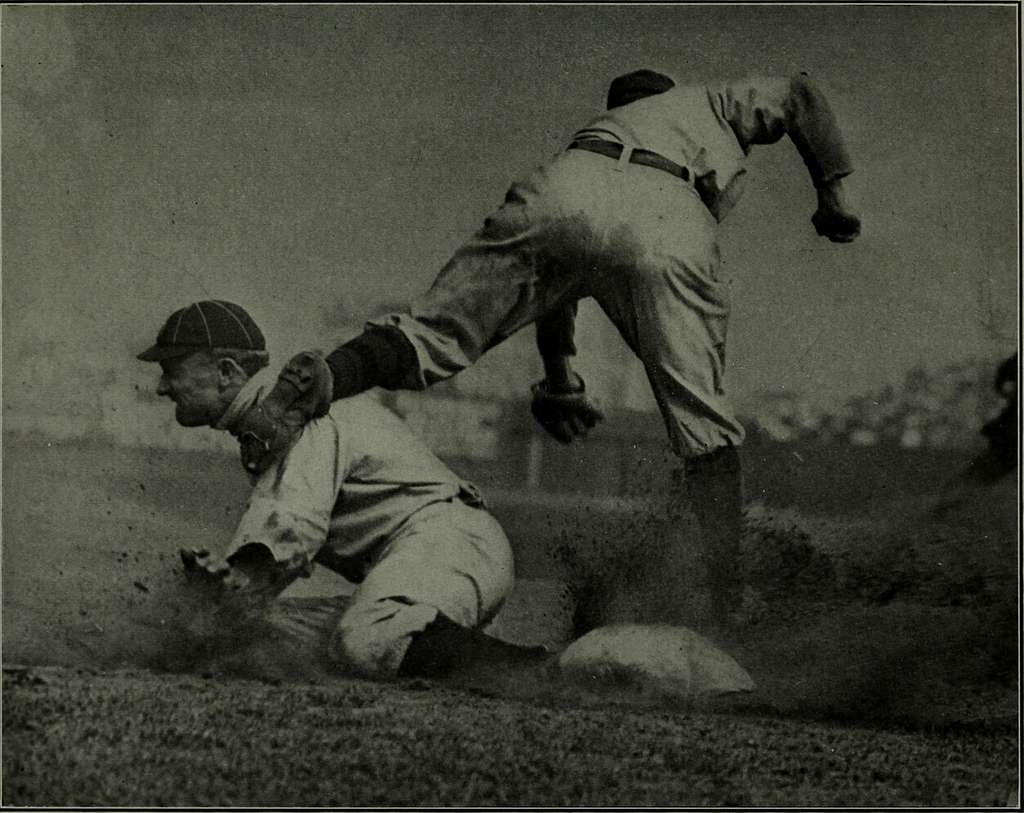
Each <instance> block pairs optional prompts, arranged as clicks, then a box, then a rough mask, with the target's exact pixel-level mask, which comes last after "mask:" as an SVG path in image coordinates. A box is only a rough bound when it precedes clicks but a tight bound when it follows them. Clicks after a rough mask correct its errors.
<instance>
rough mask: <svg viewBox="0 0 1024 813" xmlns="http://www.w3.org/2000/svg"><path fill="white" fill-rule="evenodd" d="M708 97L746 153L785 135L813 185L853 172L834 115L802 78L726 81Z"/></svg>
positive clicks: (813, 86) (818, 92) (814, 87)
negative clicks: (804, 166) (795, 149)
mask: <svg viewBox="0 0 1024 813" xmlns="http://www.w3.org/2000/svg"><path fill="white" fill-rule="evenodd" d="M712 99H713V101H714V103H715V104H716V105H717V107H718V114H719V115H720V116H721V117H722V118H723V119H724V120H725V121H727V122H728V123H729V126H730V127H731V128H732V131H733V133H734V134H735V136H736V140H737V141H738V142H739V144H740V146H741V147H742V148H743V150H744V151H745V152H749V150H750V148H751V147H752V146H753V145H755V144H773V143H775V142H776V141H778V140H779V139H781V138H782V136H784V135H789V137H790V140H791V141H792V142H793V144H794V145H795V146H796V148H797V152H799V153H800V157H801V158H802V159H803V162H804V164H805V165H806V167H807V171H808V172H809V173H810V176H811V180H812V181H813V182H814V185H815V186H821V185H822V184H825V183H828V182H829V181H833V180H836V179H839V178H842V177H844V176H846V175H849V174H850V173H851V172H852V171H853V165H852V162H851V160H850V156H849V155H848V153H847V150H846V146H845V144H844V143H843V137H842V133H841V132H840V129H839V123H838V122H837V120H836V117H835V114H834V112H833V111H832V108H831V106H830V105H829V103H828V100H827V99H826V98H825V94H824V93H823V92H822V90H821V88H819V87H818V85H817V84H815V83H814V82H813V81H812V80H811V79H810V77H809V76H807V74H804V73H800V74H797V75H796V76H792V77H788V78H781V77H766V78H759V79H750V80H745V81H742V82H734V83H730V84H728V85H725V86H724V87H722V88H720V89H718V90H717V91H712Z"/></svg>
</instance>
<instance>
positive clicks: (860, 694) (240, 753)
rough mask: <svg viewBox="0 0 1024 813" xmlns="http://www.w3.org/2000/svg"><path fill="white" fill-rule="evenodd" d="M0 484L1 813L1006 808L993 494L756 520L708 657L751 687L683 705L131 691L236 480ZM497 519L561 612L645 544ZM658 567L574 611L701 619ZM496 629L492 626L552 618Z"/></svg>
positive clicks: (1013, 685) (633, 524)
mask: <svg viewBox="0 0 1024 813" xmlns="http://www.w3.org/2000/svg"><path fill="white" fill-rule="evenodd" d="M3 465H4V472H3V474H4V513H3V644H4V651H3V660H4V686H3V701H4V708H3V710H4V716H3V727H4V728H3V734H4V745H5V746H7V747H6V748H5V749H4V763H3V776H4V785H3V802H4V804H11V805H116V806H145V805H183V806H197V805H251V806H252V805H332V806H346V805H352V806H359V805H399V806H401V805H423V806H431V805H434V806H437V805H445V806H458V805H480V806H483V805H513V806H529V805H537V806H598V805H601V806H603V805H627V806H704V805H712V806H722V805H741V806H748V805H749V806H757V805H785V806H890V805H914V806H993V805H995V806H1001V805H1006V804H1007V803H1009V802H1013V801H1015V800H1016V795H1015V794H1016V791H1017V783H1018V776H1017V768H1018V753H1019V752H1018V727H1017V720H1018V707H1017V677H1018V659H1017V641H1018V635H1017V584H1018V576H1017V542H1016V540H1017V537H1016V533H1017V525H1016V513H1015V504H1016V502H1015V501H1016V483H1010V482H1007V483H1003V484H1001V485H1000V486H998V487H996V488H994V489H988V490H986V491H984V492H978V493H973V494H970V495H968V496H967V498H966V499H964V500H962V501H961V503H960V505H959V506H958V507H957V508H956V509H955V510H954V511H952V512H951V513H947V514H946V515H944V516H942V517H939V516H936V515H934V514H933V513H932V512H931V511H930V507H931V505H932V503H933V500H930V499H927V498H926V497H924V496H922V495H919V494H916V495H915V494H912V495H907V494H902V495H901V494H894V493H890V494H888V497H889V499H888V500H886V501H884V502H883V501H882V500H880V499H875V500H873V501H871V502H869V503H865V504H863V505H862V510H859V511H857V510H851V511H849V512H846V513H844V515H843V516H838V515H834V514H831V515H825V514H823V513H821V512H820V511H818V512H815V511H814V510H808V508H807V507H806V506H801V505H795V506H793V505H790V506H780V505H772V504H770V503H767V504H766V503H764V502H757V503H754V504H753V505H751V508H750V510H749V512H748V531H747V535H746V538H745V542H744V553H745V556H744V570H745V576H746V579H747V582H748V585H750V586H749V587H748V595H747V597H746V602H745V607H744V618H743V623H742V625H740V626H739V627H737V628H735V629H733V630H732V631H731V633H730V634H729V635H724V634H721V633H719V634H718V635H717V637H716V640H717V641H718V642H719V643H721V644H723V645H724V646H725V647H726V648H727V650H728V651H730V652H731V653H732V654H733V655H735V656H736V657H737V659H738V660H739V661H740V662H741V663H742V664H743V665H744V666H745V667H747V668H748V670H749V671H750V672H751V674H752V675H753V677H754V679H755V680H756V682H757V684H758V689H757V691H756V692H755V693H754V694H752V695H750V696H747V697H745V698H744V699H742V700H741V701H733V702H731V703H730V704H723V703H720V704H718V705H716V706H713V707H701V708H697V707H690V708H680V707H679V704H678V702H675V703H669V702H667V701H666V700H665V698H659V697H656V696H652V695H650V694H649V693H645V691H644V688H643V687H642V686H630V685H622V686H618V687H610V688H608V687H606V688H605V689H604V690H601V691H598V690H596V689H595V688H593V687H580V686H570V685H567V684H559V683H558V682H551V683H540V682H539V683H537V684H536V685H514V686H508V685H505V686H501V685H493V686H475V687H468V688H465V687H464V688H462V689H456V688H453V687H443V686H437V685H431V684H428V683H423V682H411V683H400V684H395V685H381V684H373V683H367V682H365V681H359V680H354V679H353V680H349V679H344V678H340V677H336V676H329V675H325V674H320V673H316V674H313V673H310V674H299V673H295V672H294V671H293V672H289V670H287V669H285V670H281V669H278V668H276V667H277V666H279V665H280V664H276V665H275V664H268V663H263V664H261V665H260V667H259V668H257V669H256V670H255V672H254V673H253V674H250V675H248V676H242V677H240V676H234V677H228V676H226V675H223V674H217V673H211V672H207V673H205V674H206V676H205V677H204V674H203V673H198V674H195V673H191V674H190V673H185V674H183V673H174V672H166V671H155V670H154V669H152V668H150V669H143V668H141V666H142V665H143V664H145V663H150V661H149V660H148V658H149V657H150V656H151V655H152V651H153V648H154V647H158V646H159V641H160V638H159V636H155V635H152V634H151V633H152V632H153V626H152V625H151V624H150V625H149V626H146V625H145V624H142V623H141V622H142V621H148V622H152V621H153V619H154V618H158V617H159V616H160V612H162V610H163V609H164V608H163V607H162V605H161V602H164V601H166V599H167V596H168V595H172V594H173V589H174V585H175V584H176V582H177V580H178V579H179V576H178V574H177V561H176V553H175V552H176V550H177V548H178V547H181V546H185V545H188V546H193V545H197V544H201V545H212V546H216V544H217V543H218V540H219V539H223V538H224V535H225V534H227V533H229V532H230V530H231V529H232V527H233V525H234V522H235V521H236V520H237V517H238V516H239V513H240V511H241V508H242V505H243V503H244V498H245V492H246V486H245V481H244V478H242V477H241V476H235V475H236V473H235V472H234V471H233V470H232V468H231V467H232V465H233V461H230V460H225V459H224V458H223V457H221V456H218V455H215V454H209V455H207V454H200V453H180V452H166V451H151V452H142V451H137V450H128V449H118V448H110V447H107V446H105V445H103V444H102V443H96V444H82V443H78V444H73V443H64V444H56V443H53V442H47V441H45V440H39V439H37V440H34V441H33V440H28V439H24V438H14V437H5V442H4V461H3ZM754 470H755V471H757V466H755V467H754ZM842 476H844V477H846V476H857V475H856V473H853V474H850V473H849V472H845V473H843V475H842ZM923 476H928V475H927V473H925V474H924V475H923ZM932 476H937V475H936V473H935V472H932ZM769 485H771V484H770V483H769ZM820 485H822V487H823V488H827V487H828V484H827V483H820ZM753 487H754V488H753V492H754V493H755V494H758V493H760V494H764V493H767V492H768V490H769V489H768V488H767V487H766V488H764V489H759V487H758V484H757V483H756V482H755V483H753ZM517 505H519V504H518V503H515V504H514V503H511V502H506V503H501V502H500V500H499V501H497V505H496V511H498V513H499V515H500V516H501V518H502V520H503V522H504V524H505V525H506V527H507V528H508V530H509V533H510V536H511V537H512V539H513V542H514V543H515V544H518V545H520V546H522V545H526V544H534V545H537V544H540V545H546V546H548V548H550V550H551V551H557V552H558V555H557V556H553V557H552V558H551V560H550V561H551V562H552V563H553V564H552V567H553V568H554V570H557V567H560V568H561V570H560V571H558V575H559V576H560V577H564V580H565V582H566V584H569V585H570V586H571V588H572V590H573V591H574V595H575V596H576V598H577V599H579V600H588V599H587V596H588V595H589V596H590V598H589V600H590V601H592V602H593V601H594V600H595V599H594V598H593V596H594V595H595V593H596V591H595V590H594V589H593V584H592V583H593V581H594V579H595V578H596V575H597V574H607V573H610V572H618V573H623V572H625V571H627V570H629V563H630V562H631V561H636V557H635V556H634V557H633V558H632V559H631V558H630V553H629V549H628V545H626V547H625V548H624V547H623V545H624V544H626V543H629V544H636V539H637V537H638V535H643V534H644V533H646V532H648V531H650V530H651V527H652V526H651V525H650V522H649V521H647V520H644V521H639V520H638V519H637V518H636V517H635V516H621V517H619V518H618V519H615V520H614V521H613V520H611V519H610V518H609V515H605V516H601V517H599V518H597V519H596V520H595V519H594V518H593V517H592V516H591V512H590V511H589V510H576V509H571V508H568V507H567V508H566V510H565V512H564V514H562V515H558V516H555V515H554V514H550V515H549V516H547V518H546V526H545V527H547V528H548V531H547V532H546V533H547V535H546V536H545V535H544V531H543V528H541V530H540V531H538V524H537V522H536V521H535V517H532V518H531V517H526V516H525V515H523V514H519V513H517V512H518V511H520V510H521V508H517ZM588 517H590V519H588ZM587 522H590V523H591V524H590V525H589V526H588V525H587ZM655 537H656V534H655V535H654V537H652V538H651V540H648V539H646V537H645V538H644V541H645V543H647V544H652V545H654V544H656V540H655ZM595 540H596V541H595ZM615 541H618V544H612V542H615ZM662 553H664V556H662V557H660V558H659V557H658V556H647V557H644V561H646V562H648V566H646V567H642V568H641V567H636V566H634V567H632V570H631V572H633V578H632V579H629V578H623V579H620V580H619V582H618V587H617V588H616V590H612V591H611V592H607V593H603V594H602V595H604V596H605V599H604V603H603V604H602V606H600V607H596V608H595V607H591V608H589V611H590V615H591V616H592V617H593V616H594V615H595V614H598V615H600V614H601V613H603V614H604V616H605V618H607V619H615V618H617V617H618V618H623V619H625V618H630V619H632V620H670V621H676V622H679V623H695V624H697V623H698V622H699V621H700V602H699V601H698V600H693V601H690V600H689V598H690V596H689V594H687V595H686V596H680V593H679V588H678V584H679V583H680V582H679V580H678V579H679V575H680V574H679V568H680V567H683V566H685V565H686V563H687V558H686V557H687V553H688V552H687V551H686V550H683V551H678V550H676V551H668V552H665V551H663V552H662ZM524 558H525V559H526V560H527V561H534V562H541V561H542V560H543V559H544V557H543V556H541V555H540V554H539V553H538V551H537V550H533V549H531V550H530V551H527V552H526V555H525V556H524ZM556 565H557V567H555V566H556ZM673 569H675V570H673ZM554 570H552V572H554ZM536 575H537V574H536V573H528V574H527V576H528V577H533V576H536ZM686 578H687V577H685V574H684V578H683V579H682V581H683V583H685V582H686ZM693 580H694V582H696V580H697V579H696V576H693ZM587 584H590V587H589V590H590V593H589V594H588V592H587V590H588V588H587V586H586V585H587ZM672 585H676V586H675V587H672ZM605 586H607V585H605ZM698 593H699V591H694V592H693V595H694V596H697V594H698ZM529 598H530V597H529V596H528V595H527V596H525V597H523V596H521V597H520V599H521V600H520V601H519V604H518V606H520V607H523V608H528V607H530V605H531V602H530V601H529ZM550 606H552V607H553V606H555V605H554V604H551V605H550ZM519 620H520V621H522V622H523V623H521V624H520V625H519V626H518V627H516V625H515V624H512V625H510V626H509V627H508V629H519V631H520V632H523V634H529V633H530V624H531V623H532V624H533V625H534V626H535V627H536V625H537V624H542V623H543V624H547V623H548V621H550V619H545V618H543V617H541V616H538V617H537V618H532V619H531V618H525V620H524V619H523V618H521V619H519ZM563 621H565V619H563ZM569 626H571V624H570V625H568V626H567V627H566V628H568V627H569ZM534 631H536V630H534Z"/></svg>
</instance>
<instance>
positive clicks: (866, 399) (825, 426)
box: [747, 360, 1005, 449]
mask: <svg viewBox="0 0 1024 813" xmlns="http://www.w3.org/2000/svg"><path fill="white" fill-rule="evenodd" d="M996 369H997V364H996V363H993V362H992V361H990V360H989V361H971V362H960V363H957V364H948V365H945V366H942V367H938V368H936V369H926V368H925V367H917V368H914V369H912V370H910V371H908V372H907V373H906V375H905V377H904V379H903V381H902V382H900V383H899V384H896V385H891V384H890V385H887V386H885V387H883V388H881V389H879V390H878V391H877V392H873V393H868V394H865V395H860V396H856V397H853V398H848V399H846V400H844V401H842V402H839V403H832V404H829V403H824V402H820V401H817V402H816V401H815V400H814V399H813V397H812V396H808V395H806V394H800V395H796V394H788V393H785V392H782V393H771V394H766V395H765V396H764V397H763V398H762V399H761V400H760V401H759V402H758V403H757V404H755V405H754V409H753V414H750V415H748V416H747V419H748V422H749V423H750V425H751V429H753V430H755V431H759V432H761V433H763V434H764V435H766V436H767V437H768V438H770V439H772V440H775V441H781V442H785V441H793V440H804V441H807V440H813V441H818V442H821V443H835V444H849V445H852V446H875V445H880V444H893V445H897V446H900V447H903V448H906V449H969V448H973V447H976V446H978V445H979V443H983V442H984V441H983V440H982V439H981V438H980V435H979V432H980V430H981V427H982V426H983V425H985V424H986V423H987V422H988V421H990V420H991V419H992V418H993V417H995V416H996V415H997V414H998V413H999V412H1000V411H1001V410H1002V409H1003V407H1004V402H1005V400H1004V396H1003V395H1002V394H1001V393H1000V392H998V391H997V390H996V386H995V377H996Z"/></svg>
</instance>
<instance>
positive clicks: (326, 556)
mask: <svg viewBox="0 0 1024 813" xmlns="http://www.w3.org/2000/svg"><path fill="white" fill-rule="evenodd" d="M138 358H139V359H141V360H143V361H149V362H158V363H159V364H160V367H161V371H162V374H161V376H160V382H159V385H158V387H157V394H159V395H162V396H166V397H167V398H169V399H170V400H171V401H173V402H174V405H175V417H176V419H177V421H178V423H179V424H181V425H182V426H189V427H199V426H210V427H213V428H215V429H221V430H225V431H229V432H230V431H236V430H235V425H236V422H237V421H238V419H239V416H241V415H244V414H245V413H246V411H247V410H248V409H250V408H251V406H252V405H253V404H254V403H255V402H256V401H257V399H258V398H259V396H260V395H261V393H262V392H263V389H264V388H263V387H262V386H261V383H260V378H259V376H258V375H257V373H258V372H259V370H260V369H261V368H263V367H264V366H265V365H266V364H267V360H268V356H267V352H266V348H265V345H264V338H263V334H262V333H261V332H260V329H259V327H258V326H257V325H256V323H255V322H254V321H253V320H252V318H251V317H250V316H249V314H248V313H246V311H245V310H243V309H242V308H241V307H239V306H238V305H235V304H232V303H230V302H224V301H219V300H210V301H204V302H196V303H194V304H192V305H189V306H188V307H186V308H182V309H181V310H179V311H176V312H175V313H173V314H172V315H171V316H170V318H169V319H168V320H167V322H166V324H165V325H164V326H163V328H162V329H161V331H160V333H159V335H158V337H157V340H156V343H155V344H154V345H153V346H152V347H150V348H149V349H148V350H146V351H145V352H143V353H141V354H140V355H139V356H138ZM312 396H313V400H316V401H318V402H320V403H323V402H325V401H326V398H327V395H326V393H320V394H319V395H318V394H316V393H315V392H314V393H312ZM298 408H299V409H302V405H301V404H300V405H299V407H298ZM313 411H314V412H316V413H317V416H316V417H313V419H312V420H310V421H309V422H308V423H306V425H305V426H300V425H298V424H296V437H295V440H294V443H293V445H292V447H291V449H290V451H289V452H288V453H287V454H286V455H285V456H284V457H282V459H281V460H280V461H279V462H278V464H277V465H276V466H274V467H272V468H270V469H268V470H267V471H266V472H265V473H263V474H262V475H260V476H258V477H255V476H254V477H253V478H252V479H253V481H254V486H253V491H252V496H251V497H250V499H249V503H248V506H247V509H246V512H245V514H244V516H243V518H242V520H241V522H240V524H239V526H238V529H237V531H236V533H235V535H234V538H233V539H232V540H231V542H230V544H229V545H228V546H227V549H226V550H225V551H224V553H223V555H222V556H215V555H211V554H210V553H208V552H206V551H202V550H186V551H182V559H183V561H184V564H185V568H186V573H187V575H188V576H189V578H190V579H191V580H193V581H195V582H198V583H199V584H200V585H205V586H208V587H209V588H210V589H212V590H213V591H214V592H215V593H216V598H217V600H218V603H219V604H220V606H221V611H222V612H224V613H227V615H226V616H224V617H225V620H226V623H238V624H241V625H244V624H245V623H246V621H247V620H250V619H252V618H253V614H260V613H262V612H263V611H264V610H265V609H266V608H267V607H268V605H269V603H270V602H271V601H272V600H273V599H274V598H275V597H276V596H277V595H278V594H279V593H280V592H281V591H282V590H284V589H285V588H286V587H287V586H288V585H289V584H290V583H291V582H293V581H294V580H295V579H297V578H299V577H300V576H304V575H307V576H308V575H309V574H310V572H311V569H312V565H313V563H314V562H316V563H318V564H321V565H323V566H325V567H327V568H329V569H332V570H334V571H336V572H338V573H340V574H341V575H342V576H344V577H345V578H347V579H349V580H350V581H352V582H355V583H356V584H357V587H356V589H355V592H354V593H353V595H352V596H351V598H350V600H349V602H348V603H347V605H346V607H345V609H344V611H343V612H342V613H341V614H340V617H339V618H338V619H337V621H336V623H335V624H334V626H333V632H332V633H331V636H330V641H329V643H328V645H327V649H328V653H327V654H328V657H329V658H331V659H333V660H335V661H336V662H339V663H341V664H343V665H344V666H345V667H346V669H347V670H348V671H354V672H356V673H359V674H362V675H366V676H370V677H390V676H394V675H396V674H402V675H420V676H430V677H439V676H445V675H449V674H452V673H460V674H461V673H463V672H467V671H468V672H472V670H473V669H474V668H475V667H476V666H479V665H481V664H487V665H488V668H493V667H494V665H496V664H497V665H499V666H505V667H510V666H517V665H521V666H527V667H528V666H530V665H534V664H538V663H540V662H542V661H544V660H546V658H547V657H548V653H547V652H546V650H544V649H542V648H529V647H519V646H514V645H512V644H507V643H504V642H502V641H499V640H497V639H495V638H491V637H489V636H487V635H484V634H483V633H482V632H479V631H478V630H479V628H480V627H482V626H483V625H484V624H486V623H487V621H489V620H490V619H491V618H492V617H493V616H494V614H495V613H496V612H497V610H498V609H499V608H500V606H501V605H502V602H503V601H504V599H505V597H506V596H507V594H508V592H509V591H510V590H511V588H512V584H513V580H514V574H513V560H512V550H511V548H510V546H509V543H508V539H507V538H506V536H505V534H504V532H503V531H502V529H501V526H500V525H499V524H498V522H497V521H496V520H495V519H494V518H493V517H492V516H491V515H490V514H489V513H488V512H487V511H486V510H485V508H484V507H483V503H482V500H481V498H480V495H479V492H477V490H476V489H475V487H474V486H472V485H471V484H469V483H467V482H465V481H463V480H461V479H460V478H459V477H458V476H456V475H455V474H454V473H453V472H452V471H451V470H450V469H448V468H447V467H446V466H445V465H444V464H443V463H442V462H441V461H440V460H438V459H437V458H436V457H435V456H434V455H433V453H431V452H430V451H429V450H428V449H427V448H426V447H425V446H424V445H423V444H422V443H421V442H420V441H419V440H418V439H417V438H416V437H415V436H414V435H413V434H412V433H411V432H410V431H409V429H408V428H407V427H406V426H405V424H404V423H402V421H401V420H399V419H398V418H397V417H396V416H395V415H394V414H393V413H392V412H390V411H389V410H388V409H386V408H385V407H383V406H381V405H380V404H378V403H377V402H376V401H375V400H374V399H372V398H371V397H369V396H362V397H354V398H347V399H345V400H343V401H338V402H337V403H335V404H334V405H333V406H332V407H331V408H330V410H329V411H327V412H324V411H323V410H313ZM304 417H308V414H307V415H306V416H304ZM286 419H288V420H290V417H288V416H286Z"/></svg>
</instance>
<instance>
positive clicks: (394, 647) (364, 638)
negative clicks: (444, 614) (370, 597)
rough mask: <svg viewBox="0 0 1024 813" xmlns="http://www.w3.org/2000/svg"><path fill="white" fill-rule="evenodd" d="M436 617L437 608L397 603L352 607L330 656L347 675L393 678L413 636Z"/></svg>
mask: <svg viewBox="0 0 1024 813" xmlns="http://www.w3.org/2000/svg"><path fill="white" fill-rule="evenodd" d="M436 616H437V610H436V609H435V608H433V607H428V606H426V605H422V604H406V603H402V602H398V601H393V600H387V601H381V602H376V603H374V605H371V606H370V607H367V608H360V607H358V606H357V607H353V608H350V610H349V611H348V612H346V613H345V614H344V615H343V616H342V617H341V619H340V621H339V622H338V625H337V627H336V628H335V630H334V633H333V635H332V636H331V639H330V643H329V645H328V655H329V657H330V658H331V659H332V660H333V661H334V662H335V663H336V664H338V666H339V667H340V668H341V669H342V670H344V671H345V672H348V673H352V674H356V675H360V676H362V677H368V678H374V679H378V680H379V679H389V678H393V677H395V676H396V675H397V674H398V668H399V666H400V665H401V663H402V658H403V657H404V656H405V652H406V649H407V648H408V646H409V642H410V641H411V640H412V636H413V635H415V634H416V633H418V632H420V631H422V630H423V629H425V628H426V627H427V625H429V624H430V622H431V621H433V620H434V618H435V617H436Z"/></svg>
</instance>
